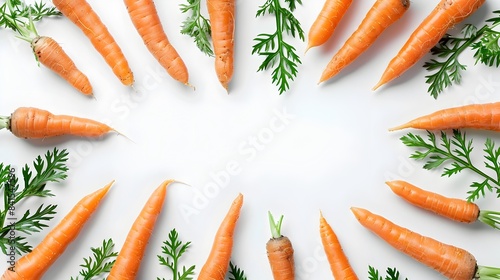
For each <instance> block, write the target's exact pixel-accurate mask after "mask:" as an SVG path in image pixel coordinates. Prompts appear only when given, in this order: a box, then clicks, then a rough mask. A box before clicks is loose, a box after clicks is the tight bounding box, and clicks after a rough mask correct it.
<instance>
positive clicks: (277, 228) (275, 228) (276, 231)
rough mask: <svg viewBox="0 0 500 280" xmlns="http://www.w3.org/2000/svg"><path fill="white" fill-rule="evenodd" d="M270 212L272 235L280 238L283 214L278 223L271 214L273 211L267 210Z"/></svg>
mask: <svg viewBox="0 0 500 280" xmlns="http://www.w3.org/2000/svg"><path fill="white" fill-rule="evenodd" d="M267 213H268V214H269V224H270V226H271V235H272V237H273V238H280V237H281V223H282V222H283V215H281V217H280V219H279V220H278V222H277V223H276V222H275V221H274V217H273V215H272V214H271V211H268V212H267Z"/></svg>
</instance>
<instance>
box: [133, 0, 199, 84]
mask: <svg viewBox="0 0 500 280" xmlns="http://www.w3.org/2000/svg"><path fill="white" fill-rule="evenodd" d="M124 2H125V5H126V6H127V10H128V13H129V15H130V19H131V20H132V23H133V24H134V26H135V28H136V30H137V32H139V35H140V36H141V38H142V40H143V41H144V44H145V45H146V47H147V48H148V50H149V51H150V52H151V54H152V55H153V56H154V57H155V58H156V60H157V61H158V62H159V63H160V64H161V66H163V68H165V70H167V72H168V73H169V74H170V76H172V78H174V79H175V80H177V81H179V82H181V83H183V84H185V85H188V84H189V83H188V79H189V75H188V71H187V68H186V65H185V64H184V61H183V60H182V58H181V57H180V56H179V54H178V53H177V51H176V50H175V48H174V47H173V46H172V44H170V41H169V40H168V37H167V35H166V33H165V31H164V30H163V27H162V25H161V22H160V18H159V17H158V12H157V11H156V6H155V3H154V2H153V0H124Z"/></svg>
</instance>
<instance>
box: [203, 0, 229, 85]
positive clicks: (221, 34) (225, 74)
mask: <svg viewBox="0 0 500 280" xmlns="http://www.w3.org/2000/svg"><path fill="white" fill-rule="evenodd" d="M234 2H235V0H207V7H208V15H209V18H210V25H211V33H212V42H213V45H214V54H215V72H216V73H217V77H218V78H219V81H220V83H221V85H222V86H223V87H224V88H225V89H226V90H228V86H229V82H230V81H231V78H232V77H233V55H234V13H235V8H234Z"/></svg>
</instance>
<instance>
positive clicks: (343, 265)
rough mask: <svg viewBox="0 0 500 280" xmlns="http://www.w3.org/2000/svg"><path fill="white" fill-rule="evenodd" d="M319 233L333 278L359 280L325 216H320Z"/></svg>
mask: <svg viewBox="0 0 500 280" xmlns="http://www.w3.org/2000/svg"><path fill="white" fill-rule="evenodd" d="M319 233H320V236H321V243H322V244H323V248H324V250H325V254H326V257H327V259H328V263H329V264H330V269H331V270H332V274H333V278H335V279H337V280H358V276H357V275H356V273H355V272H354V269H352V266H351V264H350V263H349V260H348V259H347V256H346V255H345V253H344V250H343V249H342V245H341V244H340V241H339V239H338V237H337V235H336V234H335V232H334V231H333V229H332V227H331V226H330V225H329V224H328V222H327V221H326V219H325V218H324V217H323V214H320V220H319Z"/></svg>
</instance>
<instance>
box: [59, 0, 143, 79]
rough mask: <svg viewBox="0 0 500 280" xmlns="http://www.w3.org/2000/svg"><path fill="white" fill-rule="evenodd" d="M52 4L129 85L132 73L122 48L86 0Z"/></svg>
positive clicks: (70, 0)
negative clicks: (81, 32) (78, 29)
mask: <svg viewBox="0 0 500 280" xmlns="http://www.w3.org/2000/svg"><path fill="white" fill-rule="evenodd" d="M52 2H53V3H54V6H56V8H57V9H58V10H59V11H60V12H61V13H63V14H64V15H65V16H66V17H67V18H68V19H69V20H71V21H72V22H73V23H74V24H75V25H76V26H78V28H80V29H81V30H82V31H83V33H84V34H85V36H87V37H88V38H89V39H90V42H91V43H92V45H93V46H94V48H95V49H96V50H97V51H98V52H99V53H100V54H101V56H102V57H103V58H104V60H105V61H106V63H107V64H108V65H109V66H110V67H111V69H112V70H113V73H114V74H115V75H116V76H117V77H118V78H119V79H120V81H121V82H122V84H124V85H126V86H131V85H132V84H133V83H134V75H133V74H132V70H130V67H129V65H128V62H127V60H126V59H125V56H124V55H123V52H122V50H121V49H120V47H119V46H118V44H117V43H116V41H115V39H114V38H113V36H112V35H111V33H109V31H108V29H107V28H106V26H105V25H104V23H103V22H102V21H101V19H100V18H99V16H98V15H97V14H96V13H95V12H94V10H93V9H92V7H91V6H90V5H89V3H88V2H87V1H86V0H52Z"/></svg>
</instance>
